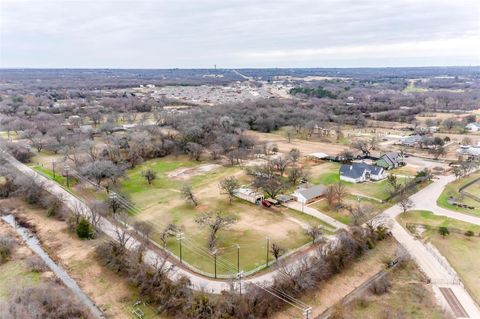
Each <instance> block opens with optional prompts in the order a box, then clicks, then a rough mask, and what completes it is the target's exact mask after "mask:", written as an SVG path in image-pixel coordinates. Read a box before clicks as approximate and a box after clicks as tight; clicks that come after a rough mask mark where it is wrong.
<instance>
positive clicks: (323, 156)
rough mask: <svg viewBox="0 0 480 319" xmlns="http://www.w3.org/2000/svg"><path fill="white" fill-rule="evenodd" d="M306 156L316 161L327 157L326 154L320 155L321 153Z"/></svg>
mask: <svg viewBox="0 0 480 319" xmlns="http://www.w3.org/2000/svg"><path fill="white" fill-rule="evenodd" d="M308 156H310V157H315V158H318V159H323V158H326V157H328V154H325V153H322V152H315V153H311V154H308Z"/></svg>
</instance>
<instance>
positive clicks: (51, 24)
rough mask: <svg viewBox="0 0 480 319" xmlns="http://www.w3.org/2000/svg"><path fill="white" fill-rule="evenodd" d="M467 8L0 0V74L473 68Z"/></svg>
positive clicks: (471, 3) (223, 0) (355, 1)
mask: <svg viewBox="0 0 480 319" xmlns="http://www.w3.org/2000/svg"><path fill="white" fill-rule="evenodd" d="M479 43H480V2H479V1H476V0H455V1H450V0H389V1H385V0H376V1H373V0H352V1H350V0H322V1H307V0H296V1H292V0H290V1H282V0H276V1H273V0H266V1H258V0H257V1H252V0H217V1H215V0H175V1H173V0H168V1H167V0H158V1H155V0H136V1H126V0H125V1H124V0H116V1H115V0H110V1H99V0H96V1H93V0H82V1H74V0H66V1H65V0H64V1H60V0H35V1H34V0H0V50H1V51H0V62H1V63H0V65H1V66H2V67H159V68H165V67H184V68H187V67H212V66H213V64H215V63H216V64H217V65H218V66H220V67H289V66H292V67H295V66H296V67H300V66H306V67H322V66H324V67H329V66H383V65H385V66H397V65H464V64H477V65H478V64H480V57H479V52H480V44H479Z"/></svg>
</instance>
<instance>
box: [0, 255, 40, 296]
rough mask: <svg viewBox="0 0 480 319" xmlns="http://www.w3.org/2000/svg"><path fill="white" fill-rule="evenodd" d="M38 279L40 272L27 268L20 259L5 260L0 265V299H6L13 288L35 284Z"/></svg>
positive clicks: (37, 282) (38, 281)
mask: <svg viewBox="0 0 480 319" xmlns="http://www.w3.org/2000/svg"><path fill="white" fill-rule="evenodd" d="M40 281H41V277H40V274H39V273H37V272H31V271H29V270H27V269H26V267H25V265H24V263H23V262H22V261H21V260H12V261H7V262H6V263H3V264H1V265H0V300H6V299H8V298H9V296H10V293H11V292H12V291H11V290H12V289H13V288H22V287H31V286H35V285H38V284H39V283H40Z"/></svg>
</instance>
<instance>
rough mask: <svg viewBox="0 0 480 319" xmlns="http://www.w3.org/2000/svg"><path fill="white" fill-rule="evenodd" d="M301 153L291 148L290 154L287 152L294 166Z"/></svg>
mask: <svg viewBox="0 0 480 319" xmlns="http://www.w3.org/2000/svg"><path fill="white" fill-rule="evenodd" d="M300 156H301V153H300V151H299V150H298V148H292V149H291V150H290V152H288V157H289V158H290V161H291V162H292V163H293V164H296V163H297V162H298V160H299V159H300Z"/></svg>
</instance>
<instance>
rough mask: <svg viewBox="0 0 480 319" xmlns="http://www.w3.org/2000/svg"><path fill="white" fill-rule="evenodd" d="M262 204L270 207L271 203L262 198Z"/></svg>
mask: <svg viewBox="0 0 480 319" xmlns="http://www.w3.org/2000/svg"><path fill="white" fill-rule="evenodd" d="M262 205H263V206H265V207H267V208H270V207H272V203H270V202H269V201H268V200H262Z"/></svg>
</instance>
